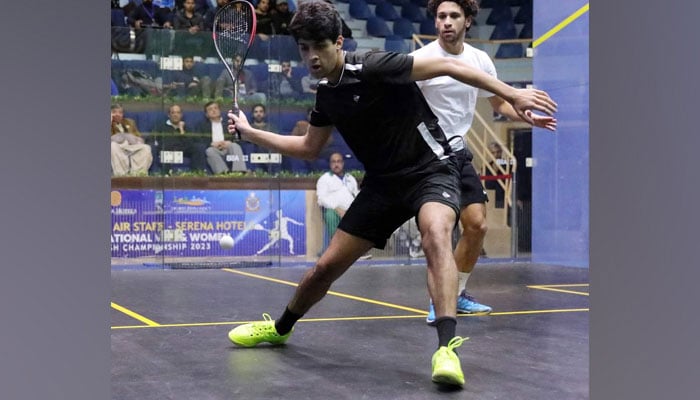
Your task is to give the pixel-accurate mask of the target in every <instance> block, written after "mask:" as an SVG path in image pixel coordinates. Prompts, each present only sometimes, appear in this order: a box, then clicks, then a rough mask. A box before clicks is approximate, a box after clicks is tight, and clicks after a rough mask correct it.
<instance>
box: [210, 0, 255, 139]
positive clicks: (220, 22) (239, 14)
mask: <svg viewBox="0 0 700 400" xmlns="http://www.w3.org/2000/svg"><path fill="white" fill-rule="evenodd" d="M256 23H257V19H256V16H255V7H253V4H252V3H250V2H248V1H245V0H234V1H231V2H230V3H228V4H226V5H225V6H223V7H221V9H219V11H217V12H216V14H215V15H214V24H213V26H212V39H213V41H214V48H215V49H216V53H217V55H218V56H219V59H221V62H222V63H223V64H224V67H225V68H226V70H227V71H228V73H229V75H230V76H231V80H232V81H233V107H232V110H233V112H234V113H235V114H236V115H238V112H239V111H240V110H239V108H238V75H239V73H240V72H241V70H242V69H243V65H244V64H245V60H246V57H247V56H248V51H249V50H250V47H251V46H252V45H253V40H254V39H255V25H256ZM234 59H239V60H240V62H238V63H235V62H234ZM235 135H236V138H237V139H240V136H239V134H238V132H235Z"/></svg>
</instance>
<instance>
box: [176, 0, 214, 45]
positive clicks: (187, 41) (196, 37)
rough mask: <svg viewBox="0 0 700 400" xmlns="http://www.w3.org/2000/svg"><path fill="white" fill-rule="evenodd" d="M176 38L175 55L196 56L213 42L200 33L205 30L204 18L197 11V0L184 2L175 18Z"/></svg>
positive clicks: (185, 0)
mask: <svg viewBox="0 0 700 400" xmlns="http://www.w3.org/2000/svg"><path fill="white" fill-rule="evenodd" d="M173 26H174V28H175V30H176V31H175V38H174V40H173V53H175V54H195V53H196V52H198V51H199V50H200V49H201V48H202V47H205V46H207V45H208V44H209V42H210V41H211V40H207V39H209V38H208V37H207V36H205V35H203V34H201V33H200V32H201V31H202V30H203V29H204V17H203V16H202V14H200V13H199V12H198V11H196V10H195V0H184V3H183V5H182V8H180V9H178V10H177V11H176V12H175V16H174V17H173Z"/></svg>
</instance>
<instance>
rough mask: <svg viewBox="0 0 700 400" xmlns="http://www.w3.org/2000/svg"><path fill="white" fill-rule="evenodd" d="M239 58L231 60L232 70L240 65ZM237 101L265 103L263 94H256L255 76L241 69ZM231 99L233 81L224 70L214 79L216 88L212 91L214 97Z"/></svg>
mask: <svg viewBox="0 0 700 400" xmlns="http://www.w3.org/2000/svg"><path fill="white" fill-rule="evenodd" d="M241 60H242V57H241V56H235V57H234V58H233V59H232V62H233V67H234V68H233V69H234V70H237V69H238V68H239V67H240V65H241ZM237 83H238V100H245V101H250V102H257V103H264V102H265V101H266V98H267V97H266V96H265V93H259V92H258V83H257V82H256V81H255V75H253V73H252V72H251V71H250V70H249V69H247V68H245V67H243V69H242V70H241V72H240V73H239V74H238V82H237ZM224 96H226V98H230V99H232V98H233V81H232V80H231V76H229V74H228V71H227V70H226V69H223V70H221V74H219V77H218V78H217V79H216V88H215V89H214V97H216V98H217V99H218V98H223V97H224Z"/></svg>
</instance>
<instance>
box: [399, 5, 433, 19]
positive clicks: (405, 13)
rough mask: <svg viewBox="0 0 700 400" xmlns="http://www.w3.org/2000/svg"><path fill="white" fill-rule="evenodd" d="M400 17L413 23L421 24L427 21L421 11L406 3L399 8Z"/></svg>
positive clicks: (417, 7) (415, 6)
mask: <svg viewBox="0 0 700 400" xmlns="http://www.w3.org/2000/svg"><path fill="white" fill-rule="evenodd" d="M401 17H403V18H406V19H408V20H410V21H413V22H422V21H424V20H426V19H428V17H427V16H426V14H425V12H424V11H423V9H421V8H420V7H419V6H417V5H415V4H413V3H406V4H404V5H403V6H402V7H401Z"/></svg>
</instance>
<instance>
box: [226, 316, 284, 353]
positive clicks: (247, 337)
mask: <svg viewBox="0 0 700 400" xmlns="http://www.w3.org/2000/svg"><path fill="white" fill-rule="evenodd" d="M262 316H263V318H264V319H265V320H264V321H256V322H251V323H249V324H243V325H240V326H237V327H235V328H233V329H231V331H229V333H228V338H229V339H230V340H231V341H232V342H233V343H234V344H236V345H238V346H242V347H253V346H256V345H258V344H259V343H262V342H269V343H272V344H283V343H284V342H286V341H287V339H289V336H290V335H291V334H292V332H293V331H294V329H292V330H291V331H289V332H287V334H286V335H280V334H279V333H277V330H275V321H273V320H272V317H270V314H267V313H264V314H263V315H262Z"/></svg>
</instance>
